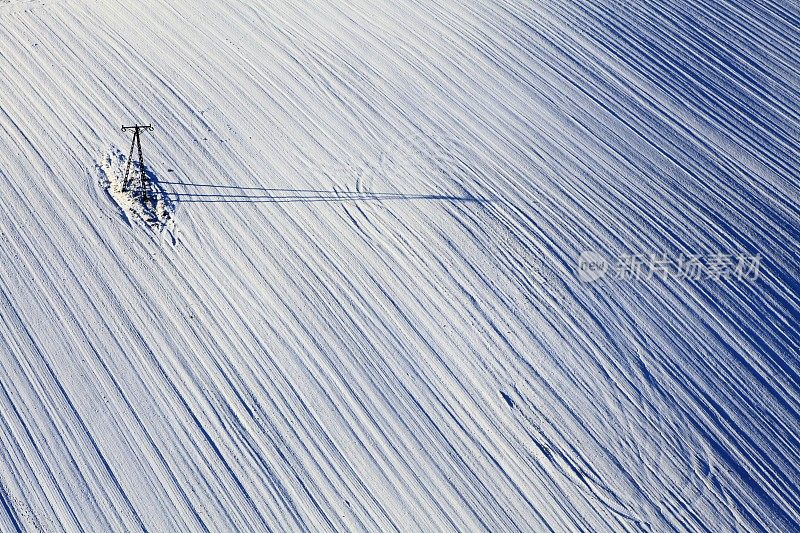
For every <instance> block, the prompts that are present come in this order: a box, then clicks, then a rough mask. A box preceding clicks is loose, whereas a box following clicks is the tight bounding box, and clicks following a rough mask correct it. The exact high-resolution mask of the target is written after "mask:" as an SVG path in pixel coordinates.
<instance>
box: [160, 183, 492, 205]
mask: <svg viewBox="0 0 800 533" xmlns="http://www.w3.org/2000/svg"><path fill="white" fill-rule="evenodd" d="M159 184H160V185H173V186H181V187H186V188H190V187H195V188H206V189H213V190H215V191H216V190H223V189H224V190H225V192H178V191H174V190H172V191H165V194H166V195H167V197H168V198H169V200H170V201H172V202H201V203H222V202H225V203H237V202H243V203H288V202H351V201H358V202H362V201H445V202H472V203H488V202H491V199H486V198H479V197H475V196H455V195H449V194H403V193H395V192H358V191H335V190H330V191H328V190H319V189H282V188H266V187H240V186H236V185H219V184H212V183H190V182H184V181H159ZM259 193H261V194H259Z"/></svg>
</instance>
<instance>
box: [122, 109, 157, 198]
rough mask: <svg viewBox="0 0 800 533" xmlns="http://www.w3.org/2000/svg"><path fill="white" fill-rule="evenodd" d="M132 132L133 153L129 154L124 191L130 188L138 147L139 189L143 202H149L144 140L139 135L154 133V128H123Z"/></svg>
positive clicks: (123, 183) (138, 126)
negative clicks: (130, 178) (145, 172)
mask: <svg viewBox="0 0 800 533" xmlns="http://www.w3.org/2000/svg"><path fill="white" fill-rule="evenodd" d="M131 130H132V131H133V142H132V143H131V152H130V154H128V164H127V166H126V167H125V179H124V180H123V181H122V190H123V191H124V190H125V189H126V188H127V186H128V174H129V173H130V170H131V160H132V159H133V148H134V147H137V148H138V149H139V171H140V176H139V187H140V192H141V194H142V202H144V201H145V200H147V189H146V184H147V178H146V177H145V174H144V158H143V157H142V138H141V136H140V135H139V132H140V131H141V130H144V131H153V126H151V125H149V124H148V125H147V126H140V125H138V124H137V125H135V126H122V131H131Z"/></svg>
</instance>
